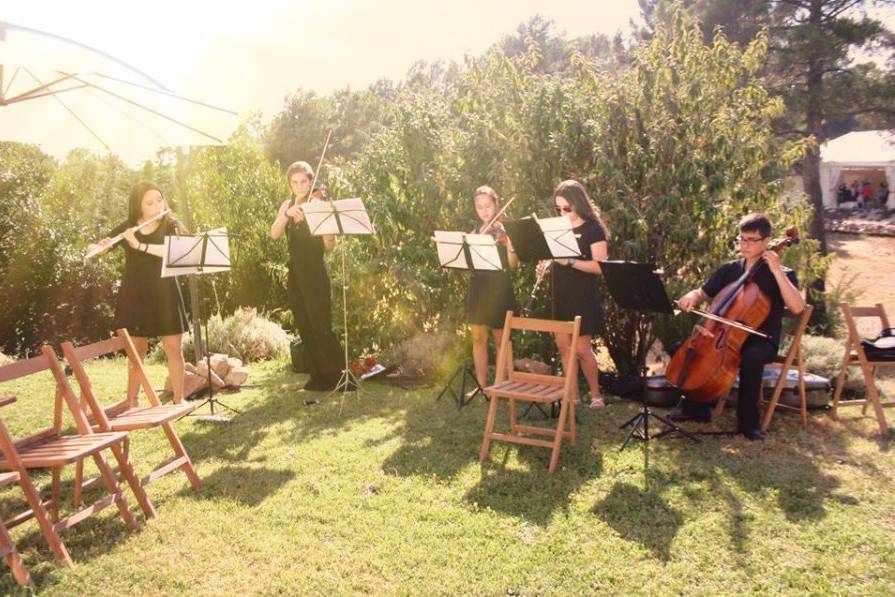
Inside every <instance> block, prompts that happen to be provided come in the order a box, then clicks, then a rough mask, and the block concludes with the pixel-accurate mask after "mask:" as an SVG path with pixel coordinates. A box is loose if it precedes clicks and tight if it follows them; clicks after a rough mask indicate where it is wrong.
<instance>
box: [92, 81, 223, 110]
mask: <svg viewBox="0 0 895 597" xmlns="http://www.w3.org/2000/svg"><path fill="white" fill-rule="evenodd" d="M91 74H94V75H96V76H97V77H102V78H104V79H111V80H112V81H117V82H119V83H124V84H125V85H131V86H133V87H139V88H140V89H145V90H146V91H152V92H153V93H161V94H162V95H167V96H168V97H173V98H175V99H179V100H182V101H185V102H190V103H191V104H196V105H199V106H202V107H205V108H211V109H212V110H218V111H219V112H224V113H226V114H232V115H234V116H239V113H238V112H234V111H233V110H228V109H227V108H221V107H220V106H215V105H213V104H208V103H205V102H200V101H199V100H194V99H190V98H188V97H183V96H182V95H177V94H176V93H171V92H169V91H162V90H161V89H153V88H152V87H147V86H146V85H140V84H139V83H134V82H132V81H126V80H125V79H119V78H118V77H113V76H111V75H104V74H102V73H98V72H93V73H91Z"/></svg>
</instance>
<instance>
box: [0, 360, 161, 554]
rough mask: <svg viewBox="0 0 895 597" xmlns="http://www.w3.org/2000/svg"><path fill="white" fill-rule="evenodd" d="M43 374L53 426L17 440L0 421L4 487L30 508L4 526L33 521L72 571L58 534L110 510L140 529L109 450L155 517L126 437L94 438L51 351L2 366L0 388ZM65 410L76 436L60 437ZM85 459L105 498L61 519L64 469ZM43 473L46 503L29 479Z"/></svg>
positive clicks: (5, 401) (8, 400) (0, 464)
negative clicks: (17, 489) (51, 392)
mask: <svg viewBox="0 0 895 597" xmlns="http://www.w3.org/2000/svg"><path fill="white" fill-rule="evenodd" d="M47 370H49V371H50V372H51V373H52V375H53V378H54V381H55V382H56V389H55V397H54V407H53V425H52V426H51V427H49V428H47V429H44V430H41V431H39V432H37V433H33V434H31V435H29V436H27V437H24V438H21V439H18V440H16V439H14V438H13V437H12V436H11V435H10V434H9V431H8V430H7V428H6V425H5V423H4V422H3V420H2V419H0V452H2V459H0V469H5V470H7V471H9V473H7V474H5V475H4V482H5V483H7V484H8V483H12V482H13V481H15V482H18V484H19V485H20V486H21V488H22V491H23V492H24V493H25V498H26V500H27V502H28V505H29V509H28V510H27V511H25V512H22V513H20V514H18V515H16V516H14V517H13V518H11V519H10V520H7V521H5V527H13V526H16V525H18V524H21V523H23V522H25V521H27V520H30V519H32V518H33V519H35V520H36V522H37V523H38V526H39V527H40V529H41V533H42V534H43V536H44V538H45V539H46V541H47V543H48V544H49V545H50V549H51V550H52V551H53V554H54V555H55V556H56V559H57V560H58V561H59V562H60V563H62V564H65V565H67V566H71V565H72V560H71V557H70V555H69V553H68V551H67V549H66V548H65V545H64V544H63V543H62V539H61V538H60V536H59V532H60V531H63V530H67V529H69V528H71V527H73V526H74V525H76V524H77V523H79V522H81V521H83V520H85V519H87V518H89V517H90V516H92V515H93V514H96V513H97V512H100V511H101V510H103V509H104V508H106V507H108V506H111V505H114V506H116V507H117V509H118V512H119V515H120V516H121V518H122V520H124V522H125V524H126V525H127V526H128V527H130V528H132V529H135V528H138V527H139V524H138V522H137V520H136V518H134V515H133V513H132V512H131V510H130V508H129V507H128V504H127V500H126V499H125V497H124V494H123V492H122V488H121V486H120V485H119V483H118V479H117V478H116V476H115V474H114V473H113V471H112V467H111V466H110V465H109V463H108V462H107V461H106V457H105V453H106V451H107V450H108V451H110V452H111V453H112V455H113V457H114V459H115V461H116V462H117V464H118V468H119V469H120V470H121V473H122V475H123V477H124V479H125V480H126V481H127V483H128V485H129V486H130V487H131V489H132V491H133V492H134V495H135V496H136V498H137V502H138V504H139V505H140V507H141V509H142V511H143V514H144V516H146V518H151V517H152V516H155V509H154V507H153V505H152V502H150V501H149V498H148V496H147V495H146V492H145V491H144V490H143V487H142V486H141V485H140V483H139V481H138V480H137V478H136V476H135V475H134V472H133V469H132V468H131V466H130V463H128V461H127V457H126V455H125V449H124V444H125V443H126V441H127V438H128V434H127V433H125V432H107V433H95V432H94V431H93V429H92V428H91V427H90V425H89V423H88V421H87V416H86V414H85V412H84V410H83V409H82V408H81V405H80V404H79V403H78V399H77V396H75V393H74V391H73V390H72V388H71V385H70V384H69V382H68V379H67V378H66V377H65V372H64V371H63V369H62V364H61V363H60V362H59V359H58V358H57V357H56V353H55V352H54V351H53V349H52V348H50V347H49V346H43V347H42V348H41V356H37V357H32V358H30V359H24V360H21V361H17V362H15V363H12V364H9V365H5V366H3V367H0V383H2V382H6V381H12V380H15V379H20V378H23V377H27V376H29V375H34V374H37V373H40V372H43V371H47ZM12 401H14V399H13V398H6V399H3V400H2V401H0V406H4V405H6V404H10V403H11V402H12ZM63 408H66V409H67V410H68V412H69V413H70V414H71V416H72V418H73V419H74V423H75V426H76V429H77V434H73V435H67V434H63V429H62V426H63V416H62V415H63ZM87 458H92V459H93V462H94V463H95V464H96V467H97V468H98V469H99V472H100V476H101V478H102V481H103V484H104V485H105V488H106V495H105V497H103V498H101V499H98V500H97V501H96V502H93V503H92V504H90V505H89V506H87V507H85V508H81V509H80V510H78V511H76V512H74V513H72V514H70V515H69V516H67V517H65V518H62V519H60V518H59V508H60V499H59V494H60V490H61V470H62V467H63V466H65V465H68V464H72V463H74V464H82V463H83V461H84V460H85V459H87ZM44 468H49V469H51V475H52V487H51V498H50V499H49V500H42V499H41V498H40V494H39V492H38V490H37V488H36V487H35V486H34V484H33V482H32V481H31V478H30V476H29V474H28V471H29V470H31V469H44ZM54 521H55V522H54Z"/></svg>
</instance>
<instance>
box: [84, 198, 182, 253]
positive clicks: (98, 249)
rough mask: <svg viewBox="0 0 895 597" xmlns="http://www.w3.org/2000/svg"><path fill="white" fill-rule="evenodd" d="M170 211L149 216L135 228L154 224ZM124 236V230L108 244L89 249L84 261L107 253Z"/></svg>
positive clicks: (134, 228) (138, 228)
mask: <svg viewBox="0 0 895 597" xmlns="http://www.w3.org/2000/svg"><path fill="white" fill-rule="evenodd" d="M169 213H171V210H170V209H166V210H164V211H163V212H162V213H160V214H158V215H157V216H154V217H152V218H149V219H148V220H146V221H145V222H143V223H142V224H137V225H136V226H134V227H133V230H140V229H141V228H143V227H144V226H148V225H149V224H152V223H153V222H156V221H158V220H161V219H162V218H163V217H165V216H166V215H168V214H169ZM123 238H124V233H123V232H122V233H121V234H118V235H116V236H114V237H113V238H112V240H111V241H110V242H109V243H108V244H105V245H100V244H97V245H95V247H94V248H93V249H91V250H89V251H87V254H86V255H84V261H87V260H88V259H90V258H91V257H96V256H97V255H99V254H100V253H105V252H106V251H108V250H109V249H111V248H112V247H114V246H115V244H116V243H118V242H120V241H121V239H123Z"/></svg>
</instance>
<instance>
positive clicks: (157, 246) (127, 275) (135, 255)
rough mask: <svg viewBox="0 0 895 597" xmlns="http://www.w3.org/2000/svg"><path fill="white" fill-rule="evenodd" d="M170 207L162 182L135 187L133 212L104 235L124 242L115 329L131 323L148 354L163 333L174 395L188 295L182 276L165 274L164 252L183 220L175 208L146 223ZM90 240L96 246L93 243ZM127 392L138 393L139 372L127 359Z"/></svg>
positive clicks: (179, 383)
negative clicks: (181, 283) (152, 340)
mask: <svg viewBox="0 0 895 597" xmlns="http://www.w3.org/2000/svg"><path fill="white" fill-rule="evenodd" d="M165 209H167V202H166V200H165V197H164V196H163V195H162V192H161V190H159V188H158V187H157V186H155V185H154V184H152V183H149V182H142V183H139V184H137V185H136V186H134V188H133V189H131V192H130V196H129V198H128V218H127V220H125V221H124V222H122V223H121V224H119V225H118V226H116V227H115V229H114V230H112V231H111V232H110V233H109V236H108V237H106V238H104V239H102V240H101V241H99V243H98V244H99V245H108V244H109V243H111V242H112V239H111V237H113V236H116V235H118V234H121V235H122V237H123V238H124V240H125V241H126V242H124V243H120V245H119V246H122V247H124V278H123V279H122V281H121V288H120V289H119V291H118V301H117V305H116V307H115V323H114V327H115V329H118V328H126V329H127V331H128V333H129V334H130V335H131V338H132V339H133V342H134V346H135V347H136V349H137V352H138V353H139V355H140V358H141V359H143V358H145V356H146V352H147V351H148V350H149V338H155V337H159V336H160V337H161V340H162V346H163V347H164V349H165V357H166V359H167V362H168V375H169V378H170V380H171V391H172V392H173V394H174V401H175V402H178V403H179V402H180V401H181V400H183V380H184V378H183V376H184V361H183V350H182V348H181V338H182V336H183V332H185V331H186V330H187V329H188V328H189V324H188V321H187V317H186V309H184V306H183V296H182V295H181V293H180V286H179V284H178V283H177V278H162V277H161V273H162V259H161V258H162V256H163V255H164V242H165V236H167V235H172V234H177V233H178V230H177V227H178V224H177V221H176V220H174V219H173V218H172V217H171V215H170V214H168V215H167V216H165V217H164V218H162V219H161V220H158V221H156V222H153V223H151V224H147V225H146V226H143V227H142V228H141V229H139V230H137V229H136V226H137V225H138V224H142V223H143V222H146V221H147V220H150V219H152V218H154V217H156V216H157V215H159V214H161V213H162V211H164V210H165ZM94 247H95V246H94V245H91V248H94ZM127 379H128V383H127V395H128V398H136V396H137V392H139V384H140V381H139V378H138V377H137V376H136V375H135V371H133V370H132V365H131V363H130V362H128V378H127Z"/></svg>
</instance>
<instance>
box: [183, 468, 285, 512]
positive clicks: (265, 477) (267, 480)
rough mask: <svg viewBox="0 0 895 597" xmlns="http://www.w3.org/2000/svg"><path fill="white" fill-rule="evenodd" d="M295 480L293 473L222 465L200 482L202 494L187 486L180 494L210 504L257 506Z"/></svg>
mask: <svg viewBox="0 0 895 597" xmlns="http://www.w3.org/2000/svg"><path fill="white" fill-rule="evenodd" d="M294 478H295V473H294V472H292V471H288V470H272V469H267V468H256V467H247V466H224V467H222V468H219V469H217V470H216V471H215V472H213V473H212V474H210V475H208V476H207V477H205V478H203V479H202V491H201V492H199V493H198V494H197V493H195V492H193V491H192V489H191V488H189V487H185V488H184V489H183V490H182V491H181V494H182V495H184V496H187V495H196V496H198V497H200V498H201V499H205V500H211V501H216V500H220V499H228V500H236V501H238V502H240V503H242V504H244V505H246V506H257V505H259V504H261V502H263V501H264V500H265V499H266V498H267V497H268V496H269V495H271V494H274V493H276V491H277V490H278V489H279V488H280V487H282V486H283V485H285V484H286V483H288V482H289V481H291V480H292V479H294Z"/></svg>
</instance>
